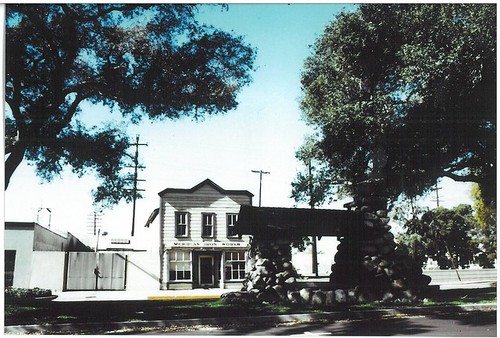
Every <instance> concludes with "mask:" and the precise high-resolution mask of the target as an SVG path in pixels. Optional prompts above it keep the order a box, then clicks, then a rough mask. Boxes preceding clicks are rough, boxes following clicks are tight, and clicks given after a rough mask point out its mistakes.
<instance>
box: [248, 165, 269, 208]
mask: <svg viewBox="0 0 500 338" xmlns="http://www.w3.org/2000/svg"><path fill="white" fill-rule="evenodd" d="M252 172H253V173H257V174H259V208H260V207H261V202H262V174H270V172H269V171H262V169H261V170H252Z"/></svg>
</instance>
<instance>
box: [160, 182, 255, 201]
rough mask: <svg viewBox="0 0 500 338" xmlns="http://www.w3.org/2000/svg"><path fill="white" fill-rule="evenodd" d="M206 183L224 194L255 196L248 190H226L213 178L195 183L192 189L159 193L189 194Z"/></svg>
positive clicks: (161, 194) (166, 190) (175, 189)
mask: <svg viewBox="0 0 500 338" xmlns="http://www.w3.org/2000/svg"><path fill="white" fill-rule="evenodd" d="M205 185H208V186H211V187H212V188H213V189H215V190H216V191H218V192H220V193H221V194H223V195H244V196H248V197H253V194H252V193H251V192H250V191H248V190H225V189H222V188H221V187H220V186H218V185H217V184H215V183H214V182H213V181H212V180H210V179H208V178H207V179H206V180H204V181H203V182H201V183H198V184H197V185H195V186H194V187H192V188H190V189H178V188H167V189H165V190H163V191H160V192H159V193H158V195H160V197H163V196H164V195H165V194H167V193H186V194H189V193H193V192H195V191H197V190H198V189H200V188H201V187H203V186H205Z"/></svg>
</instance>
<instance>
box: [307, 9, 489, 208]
mask: <svg viewBox="0 0 500 338" xmlns="http://www.w3.org/2000/svg"><path fill="white" fill-rule="evenodd" d="M302 86H303V92H304V95H303V98H302V102H301V103H302V109H303V111H304V113H305V116H306V119H307V121H308V122H309V123H310V124H311V125H312V126H314V127H316V129H317V131H318V133H319V134H320V139H319V140H318V142H319V144H320V146H321V149H322V151H323V154H324V155H325V156H326V158H327V161H328V164H329V167H330V171H331V173H332V176H333V177H334V179H335V180H336V181H341V182H345V184H344V188H346V189H347V191H352V187H353V186H354V185H355V184H356V183H358V182H361V181H364V180H366V179H369V178H373V177H375V178H383V179H385V182H386V186H387V193H388V196H389V197H391V198H393V199H395V198H396V197H397V196H398V195H400V194H405V195H407V196H419V195H421V194H422V193H424V192H425V191H427V190H428V189H429V188H431V187H432V186H433V185H434V184H435V183H436V180H437V179H438V178H439V177H444V176H446V177H450V178H452V179H454V180H457V181H471V182H477V183H478V184H479V185H480V187H481V191H482V193H483V197H484V198H485V200H486V201H489V202H492V201H495V199H496V195H495V193H496V191H495V187H496V5H495V4H425V5H424V4H411V5H410V4H392V5H387V4H365V5H361V6H359V8H358V9H357V10H355V11H353V12H350V13H343V14H341V15H339V16H338V17H337V18H336V19H335V20H334V21H333V22H332V23H331V24H330V25H329V26H328V27H327V28H326V29H325V31H324V33H323V35H322V36H321V37H320V38H319V39H318V40H317V42H316V44H315V46H314V50H313V54H312V55H311V56H310V57H309V58H308V59H307V60H306V63H305V66H304V70H303V73H302Z"/></svg>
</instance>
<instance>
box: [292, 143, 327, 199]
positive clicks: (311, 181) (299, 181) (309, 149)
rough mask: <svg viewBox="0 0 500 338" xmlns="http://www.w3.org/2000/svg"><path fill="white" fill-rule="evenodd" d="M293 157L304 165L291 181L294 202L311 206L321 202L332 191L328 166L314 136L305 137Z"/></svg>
mask: <svg viewBox="0 0 500 338" xmlns="http://www.w3.org/2000/svg"><path fill="white" fill-rule="evenodd" d="M295 157H296V158H297V160H299V162H300V163H301V164H302V165H303V166H304V170H303V171H299V172H297V175H296V177H295V179H294V181H293V182H292V193H291V197H292V198H293V199H294V200H295V202H303V203H307V204H309V206H310V207H311V208H314V207H317V206H319V205H321V204H323V203H324V202H325V201H326V200H327V199H328V198H329V197H330V198H331V194H332V191H333V185H332V181H331V177H330V173H329V170H328V167H327V166H325V161H324V157H323V154H322V151H321V149H320V148H319V147H318V144H317V143H316V140H315V138H314V137H312V136H310V137H308V138H306V140H305V142H304V144H302V146H301V147H300V148H299V149H298V150H297V151H296V153H295Z"/></svg>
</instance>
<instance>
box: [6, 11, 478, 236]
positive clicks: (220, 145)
mask: <svg viewBox="0 0 500 338" xmlns="http://www.w3.org/2000/svg"><path fill="white" fill-rule="evenodd" d="M352 8H353V6H352V5H343V4H290V5H288V4H231V5H229V8H228V10H227V11H226V10H224V11H221V9H220V8H218V7H213V6H202V8H201V10H200V12H199V18H200V20H201V21H203V22H206V23H208V24H212V25H213V26H215V27H218V28H221V29H223V30H226V31H233V32H234V34H237V35H243V36H244V37H245V41H246V42H247V43H249V44H251V45H252V46H254V47H256V48H257V59H256V71H255V72H254V73H253V82H252V83H251V84H250V85H249V86H248V87H246V88H244V90H243V91H242V92H241V93H240V95H239V96H238V102H239V106H238V108H237V109H236V110H233V111H230V112H228V113H226V114H224V115H219V116H213V117H207V118H206V119H205V120H204V121H202V122H193V121H191V120H189V119H181V120H177V121H164V122H157V123H155V124H152V123H150V122H149V121H144V122H142V123H141V124H140V125H138V126H136V125H129V124H127V123H126V122H125V121H121V116H120V115H119V114H117V113H111V112H109V109H108V108H106V107H95V106H90V105H85V106H83V108H84V109H83V112H82V116H81V118H82V119H83V120H86V121H89V122H93V123H97V124H99V123H103V122H105V121H114V122H113V123H118V124H122V125H123V127H124V128H125V129H126V131H127V133H128V134H129V135H130V136H135V135H136V134H139V135H140V138H141V142H145V143H148V146H147V147H141V148H140V156H139V157H140V160H141V162H142V163H143V164H144V165H145V166H146V169H144V170H143V171H142V172H141V173H140V176H139V177H140V178H143V179H146V181H145V182H141V183H140V185H139V186H140V188H143V189H146V191H145V192H144V193H143V194H144V197H145V198H144V199H142V200H138V201H137V213H136V238H138V239H140V238H143V236H145V237H144V238H146V237H150V235H151V231H153V229H146V228H144V227H143V225H144V223H145V222H146V220H147V218H148V216H149V214H150V213H151V211H152V210H153V209H154V208H157V207H158V206H159V196H158V192H160V191H162V190H163V189H165V188H168V187H172V188H190V187H192V186H194V185H196V184H198V183H199V182H201V181H202V180H204V179H206V178H210V179H211V180H213V181H214V182H215V183H217V184H218V185H220V186H221V187H222V188H225V189H243V190H249V191H250V192H252V193H253V194H254V195H255V197H254V205H257V203H258V192H259V177H258V174H255V173H252V172H251V170H260V169H262V170H265V171H269V172H270V174H269V175H264V177H263V186H262V205H263V206H282V207H292V206H293V205H294V201H293V200H292V199H290V198H289V196H290V190H291V186H290V183H291V182H292V180H293V179H294V177H295V173H296V171H297V170H300V169H301V166H300V164H298V163H297V162H296V160H295V156H294V154H295V151H296V149H297V148H298V147H299V146H300V145H301V143H302V140H303V138H304V136H305V135H307V134H310V133H311V132H312V130H311V129H310V128H309V127H308V126H306V125H305V123H304V122H303V121H302V119H301V112H300V110H299V104H298V102H299V99H300V95H301V91H300V72H301V69H302V66H303V62H304V60H305V58H306V57H307V56H308V55H310V53H311V49H310V46H311V45H312V44H313V43H314V41H315V40H316V38H318V37H319V36H320V35H321V34H322V32H323V30H324V28H325V26H326V25H327V24H328V23H329V22H331V21H332V20H333V19H334V17H335V15H336V14H337V13H338V12H339V11H342V10H351V9H352ZM131 152H132V149H131ZM443 185H444V188H445V189H443V190H441V191H440V193H441V195H442V196H443V202H442V203H441V204H442V205H443V206H452V205H456V204H458V203H459V202H469V200H468V196H469V192H468V189H469V188H468V185H455V186H450V185H449V184H448V183H447V181H445V182H444V184H443ZM94 186H95V181H94V179H93V177H91V176H85V177H83V178H78V177H77V176H76V175H74V174H71V173H70V172H69V170H68V171H67V172H65V173H64V174H63V175H62V177H61V178H60V179H57V178H56V179H55V180H54V181H53V182H52V183H50V184H40V180H39V179H38V178H37V177H36V175H35V172H34V170H33V168H32V167H29V166H27V165H26V163H23V164H22V165H21V166H20V167H19V168H18V169H17V171H16V172H15V174H14V176H13V177H12V180H11V184H10V186H9V189H8V190H7V191H6V193H5V219H6V220H8V221H29V222H32V221H36V220H37V216H38V219H39V222H40V223H41V224H42V225H46V224H47V222H48V213H47V212H46V211H42V212H40V213H38V209H39V208H50V209H51V214H50V216H51V228H53V229H59V230H61V231H63V232H64V231H70V232H72V233H73V234H75V235H77V236H79V237H81V238H82V239H83V240H87V241H92V239H91V238H90V237H87V236H86V233H87V230H86V229H87V225H88V224H89V220H88V218H89V215H91V214H92V213H93V211H94V209H93V207H92V200H91V195H90V192H91V189H92V188H93V187H94ZM342 203H343V202H342V201H339V202H337V203H336V204H335V205H332V206H330V207H333V208H341V207H342ZM426 203H428V204H429V203H430V204H431V205H432V203H435V202H432V201H428V202H426ZM37 214H38V215H37ZM131 217H132V205H131V204H125V203H120V204H119V205H117V206H116V207H115V208H113V209H112V210H104V216H103V218H102V221H101V226H102V228H103V229H104V230H105V231H108V232H109V233H110V235H111V236H110V237H113V238H117V237H127V236H129V235H130V231H131ZM148 232H149V233H148ZM155 234H156V233H155Z"/></svg>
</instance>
